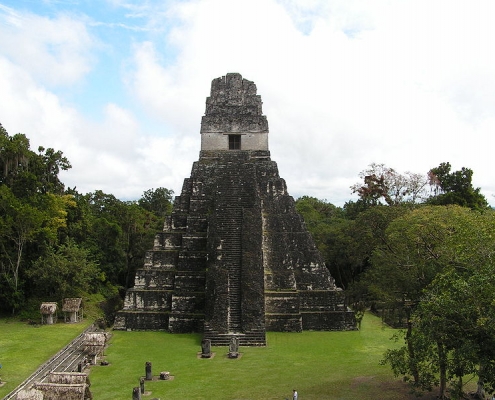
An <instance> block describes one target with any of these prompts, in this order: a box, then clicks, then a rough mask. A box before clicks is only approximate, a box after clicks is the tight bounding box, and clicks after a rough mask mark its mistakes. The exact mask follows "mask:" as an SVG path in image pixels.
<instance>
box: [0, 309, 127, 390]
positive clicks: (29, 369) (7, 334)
mask: <svg viewBox="0 0 495 400" xmlns="http://www.w3.org/2000/svg"><path fill="white" fill-rule="evenodd" d="M90 323H91V322H90V321H87V320H84V321H83V322H81V323H78V324H65V323H58V324H54V325H28V324H27V323H25V322H18V321H13V320H10V319H1V320H0V364H1V365H2V369H0V379H1V380H2V382H3V381H5V384H3V385H2V386H0V398H3V397H4V396H6V395H7V394H8V393H10V392H11V391H12V390H14V389H15V388H16V387H17V386H18V385H19V384H21V383H22V381H23V380H24V379H26V378H27V377H28V376H29V375H31V374H32V373H33V372H34V371H36V369H37V368H38V367H39V366H40V365H41V364H43V362H45V361H47V360H49V359H50V357H52V356H53V355H54V354H56V353H57V352H58V351H59V350H60V349H62V348H63V347H64V346H65V345H67V344H68V343H70V341H71V340H72V339H74V338H75V337H76V336H77V335H79V334H80V333H81V332H82V331H83V330H84V329H85V328H86V327H87V326H88V325H89V324H90ZM131 398H132V397H131Z"/></svg>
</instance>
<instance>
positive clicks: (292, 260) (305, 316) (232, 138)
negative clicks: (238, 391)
mask: <svg viewBox="0 0 495 400" xmlns="http://www.w3.org/2000/svg"><path fill="white" fill-rule="evenodd" d="M114 329H125V330H167V331H170V332H176V333H186V332H204V337H205V338H207V339H210V340H211V344H212V345H225V346H228V345H229V343H230V339H231V338H232V337H234V336H235V337H236V338H237V339H238V340H239V343H240V345H241V346H263V345H266V335H265V332H266V331H287V332H289V331H290V332H300V331H302V330H353V329H356V323H355V318H354V314H353V312H352V311H350V310H349V309H348V307H347V306H346V305H345V304H344V293H343V291H342V290H340V289H339V288H337V287H336V286H335V283H334V279H333V278H332V277H331V276H330V273H329V271H328V269H327V268H326V266H325V264H324V261H323V258H322V256H321V254H320V253H319V251H318V250H317V248H316V246H315V244H314V241H313V239H312V237H311V235H310V234H309V232H308V231H307V229H306V227H305V225H304V221H303V219H302V217H301V216H300V215H299V214H298V213H297V212H296V210H295V205H294V199H293V198H292V197H291V196H289V194H288V193H287V187H286V184H285V181H284V180H283V179H282V178H280V176H279V173H278V168H277V164H276V163H275V162H274V161H272V160H271V159H270V152H269V150H268V122H267V119H266V117H265V116H264V115H262V102H261V97H260V96H259V95H257V89H256V85H255V84H254V83H253V82H251V81H248V80H246V79H243V78H242V76H241V75H240V74H237V73H232V74H227V75H226V76H223V77H221V78H217V79H214V80H213V82H212V85H211V94H210V96H209V97H208V98H207V100H206V112H205V115H204V116H203V118H202V122H201V151H200V155H199V160H198V161H196V162H194V163H193V166H192V171H191V176H190V177H189V178H186V179H185V180H184V184H183V186H182V191H181V194H180V196H177V197H176V198H175V201H174V206H173V211H172V214H171V215H170V216H169V217H167V219H166V221H165V223H164V228H163V231H162V232H160V233H158V234H157V235H156V238H155V242H154V246H153V249H152V250H150V251H148V252H147V253H146V257H145V262H144V266H143V268H141V269H139V270H138V271H137V272H136V276H135V283H134V287H133V288H131V289H129V290H128V291H127V293H126V297H125V302H124V308H123V310H121V311H119V312H118V314H117V317H116V319H115V324H114Z"/></svg>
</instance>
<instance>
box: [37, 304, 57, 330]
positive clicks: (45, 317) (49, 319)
mask: <svg viewBox="0 0 495 400" xmlns="http://www.w3.org/2000/svg"><path fill="white" fill-rule="evenodd" d="M40 313H41V324H42V325H43V324H46V325H52V324H54V323H56V322H57V303H41V306H40Z"/></svg>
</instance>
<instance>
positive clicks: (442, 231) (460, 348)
mask: <svg viewBox="0 0 495 400" xmlns="http://www.w3.org/2000/svg"><path fill="white" fill-rule="evenodd" d="M387 235H388V240H389V249H388V250H387V251H384V250H383V249H382V250H381V254H380V253H377V254H378V255H377V259H376V260H375V259H374V260H373V261H374V262H373V267H372V269H374V272H375V273H377V274H379V273H382V274H383V273H384V274H386V275H385V276H383V277H382V282H380V283H379V284H378V285H377V286H379V287H380V288H381V291H382V293H387V295H388V297H389V298H390V300H391V301H393V299H394V298H395V299H396V301H400V300H399V299H400V297H401V295H402V297H403V298H404V299H405V302H404V303H406V302H407V301H408V302H409V303H411V304H412V305H413V306H412V307H411V311H412V312H411V314H410V316H409V318H408V329H407V331H406V333H405V340H406V346H404V347H403V348H401V349H398V350H390V351H388V352H387V354H386V356H385V360H386V362H388V363H390V364H391V366H392V368H393V370H394V372H395V373H396V374H402V375H404V376H406V377H407V376H411V377H412V378H413V380H414V385H415V386H416V387H418V388H422V389H425V388H428V387H432V386H433V385H437V384H438V385H439V390H440V398H444V397H445V393H446V389H447V385H448V383H449V381H453V383H452V384H451V389H450V390H451V393H457V394H458V395H460V392H461V391H462V385H463V384H462V378H463V376H465V375H466V374H474V373H476V374H477V375H478V379H479V388H480V389H479V395H480V396H482V395H483V392H482V389H483V386H484V385H489V387H494V386H495V385H494V382H493V381H494V378H493V366H494V365H495V351H494V350H493V348H494V346H495V308H494V307H493V305H494V304H495V295H494V294H493V293H492V292H493V285H494V284H495V278H494V276H495V263H494V261H493V259H494V256H495V243H494V242H493V237H494V235H495V214H494V213H493V212H487V213H483V214H482V213H479V212H476V211H471V210H470V209H468V208H461V207H458V206H436V207H431V206H429V207H424V208H422V209H420V210H415V211H413V212H411V213H410V214H408V215H406V216H404V217H403V218H400V219H399V220H397V221H394V223H392V224H391V225H390V227H389V229H388V230H387ZM387 252H388V255H387V254H386V253H387ZM382 263H383V264H385V268H383V264H382ZM390 276H392V279H390ZM378 280H379V276H378V275H377V276H375V282H374V284H376V282H377V281H378ZM480 398H482V397H480Z"/></svg>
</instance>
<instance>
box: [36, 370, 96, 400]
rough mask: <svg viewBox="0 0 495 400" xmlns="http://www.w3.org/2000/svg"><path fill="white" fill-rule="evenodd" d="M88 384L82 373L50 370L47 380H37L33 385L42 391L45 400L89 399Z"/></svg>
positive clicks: (90, 397)
mask: <svg viewBox="0 0 495 400" xmlns="http://www.w3.org/2000/svg"><path fill="white" fill-rule="evenodd" d="M90 386H91V384H90V382H89V378H88V376H87V375H86V374H84V373H77V372H51V373H50V374H49V375H48V381H47V382H37V383H35V384H34V386H33V387H34V389H35V390H36V391H39V392H41V393H43V397H42V398H43V399H45V400H91V399H92V398H93V395H92V393H91V391H90V390H89V387H90Z"/></svg>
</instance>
